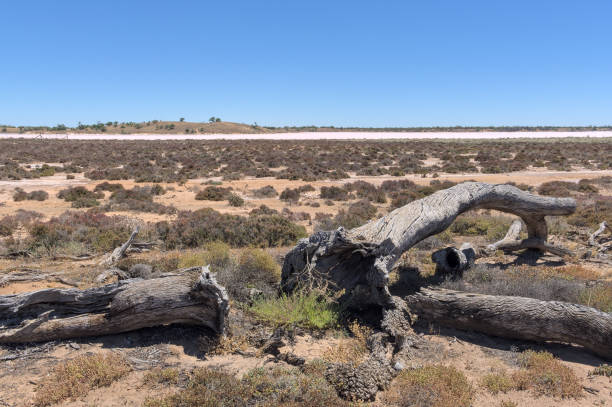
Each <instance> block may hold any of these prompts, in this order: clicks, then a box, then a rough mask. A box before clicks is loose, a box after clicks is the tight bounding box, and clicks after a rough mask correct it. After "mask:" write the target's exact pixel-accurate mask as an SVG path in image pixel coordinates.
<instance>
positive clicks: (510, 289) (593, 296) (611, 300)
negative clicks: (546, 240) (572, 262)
mask: <svg viewBox="0 0 612 407" xmlns="http://www.w3.org/2000/svg"><path fill="white" fill-rule="evenodd" d="M592 277H594V274H593V272H590V271H588V270H586V269H584V268H582V267H578V266H567V267H563V268H560V269H556V268H547V267H541V268H537V267H528V266H517V267H509V268H507V269H501V268H499V267H495V266H491V265H486V264H476V265H475V266H474V267H472V268H471V269H469V270H468V271H466V272H465V273H464V274H463V277H462V278H460V279H456V280H447V281H445V282H443V283H442V284H441V286H442V287H444V288H449V289H454V290H460V291H470V292H477V293H482V294H492V295H511V296H519V297H529V298H536V299H539V300H544V301H564V302H570V303H574V304H583V305H588V306H590V307H594V308H597V309H600V310H602V311H604V312H611V311H612V284H610V283H609V282H603V281H602V282H597V283H595V284H592V283H588V284H587V281H585V278H587V279H590V278H592Z"/></svg>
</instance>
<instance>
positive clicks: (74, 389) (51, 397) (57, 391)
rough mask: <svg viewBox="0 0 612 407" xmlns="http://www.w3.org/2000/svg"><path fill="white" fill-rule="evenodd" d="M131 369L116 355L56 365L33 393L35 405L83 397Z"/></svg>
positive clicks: (107, 354)
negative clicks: (34, 394)
mask: <svg viewBox="0 0 612 407" xmlns="http://www.w3.org/2000/svg"><path fill="white" fill-rule="evenodd" d="M130 370H131V368H130V366H129V365H128V363H127V362H126V360H125V359H124V358H123V356H120V355H117V354H115V353H105V354H103V353H98V354H95V355H84V356H78V357H76V358H74V359H72V360H70V361H67V362H64V363H62V364H61V365H59V366H57V367H56V368H55V369H54V370H53V372H52V373H51V375H50V376H48V377H46V378H45V379H44V380H43V382H42V383H41V384H40V385H39V386H38V388H37V390H36V397H35V399H34V405H35V406H36V407H42V406H50V405H52V404H55V403H58V402H60V401H62V400H65V399H74V398H77V397H81V396H84V395H86V394H87V393H88V392H89V391H90V390H92V389H95V388H98V387H105V386H109V385H110V384H111V383H113V382H114V381H115V380H118V379H120V378H121V377H123V376H124V375H126V374H127V373H128V372H129V371H130Z"/></svg>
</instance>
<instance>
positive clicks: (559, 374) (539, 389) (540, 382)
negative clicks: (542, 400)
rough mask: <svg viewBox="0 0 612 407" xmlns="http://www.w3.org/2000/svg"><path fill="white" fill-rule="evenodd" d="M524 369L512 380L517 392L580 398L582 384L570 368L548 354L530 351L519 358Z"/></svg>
mask: <svg viewBox="0 0 612 407" xmlns="http://www.w3.org/2000/svg"><path fill="white" fill-rule="evenodd" d="M519 362H520V364H521V367H522V369H521V370H520V371H518V372H516V373H515V374H514V375H513V376H512V378H513V380H514V382H515V387H516V389H517V390H528V389H531V390H533V391H534V392H535V393H536V394H537V395H546V396H551V397H562V398H578V397H580V396H581V394H582V384H581V383H580V380H579V379H578V377H577V376H576V374H575V373H574V372H573V371H572V369H570V368H569V367H567V366H565V365H563V364H562V363H561V362H560V361H559V360H558V359H555V357H554V356H553V355H551V354H550V353H548V352H535V351H531V350H528V351H526V352H524V353H522V354H521V355H520V357H519Z"/></svg>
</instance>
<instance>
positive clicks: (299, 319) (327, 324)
mask: <svg viewBox="0 0 612 407" xmlns="http://www.w3.org/2000/svg"><path fill="white" fill-rule="evenodd" d="M250 309H251V311H252V312H253V314H254V315H255V317H256V318H258V319H259V320H261V321H262V322H266V323H268V324H271V325H274V326H283V325H296V326H301V327H304V328H311V329H327V328H333V327H335V326H336V325H337V324H338V321H339V318H340V314H339V308H338V305H337V304H336V303H334V302H332V301H330V300H329V299H328V298H325V297H322V296H321V295H319V294H317V293H315V292H311V293H309V294H303V293H296V294H293V295H286V294H282V295H281V296H280V297H278V298H264V299H260V300H257V301H255V303H254V304H253V306H252V307H251V308H250Z"/></svg>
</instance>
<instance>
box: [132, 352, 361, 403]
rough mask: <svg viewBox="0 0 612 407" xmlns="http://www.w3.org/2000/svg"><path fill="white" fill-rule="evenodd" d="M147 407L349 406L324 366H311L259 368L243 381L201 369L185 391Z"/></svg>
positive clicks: (151, 401)
mask: <svg viewBox="0 0 612 407" xmlns="http://www.w3.org/2000/svg"><path fill="white" fill-rule="evenodd" d="M144 406H145V407H219V406H228V407H229V406H232V407H250V406H255V407H264V406H295V407H319V406H327V407H349V406H350V404H349V403H348V402H345V401H343V400H341V399H340V398H339V397H338V396H337V395H336V392H335V390H334V389H333V387H331V386H330V385H329V384H328V383H327V381H326V380H325V379H324V366H322V365H319V364H314V363H313V364H308V365H306V366H305V367H304V368H303V369H297V368H283V367H275V368H272V369H267V368H257V369H253V370H250V371H249V372H247V373H246V374H245V375H244V377H243V378H242V379H238V378H236V377H235V376H234V375H232V374H229V373H225V372H223V371H217V370H212V369H208V368H197V369H195V370H194V371H193V373H192V374H191V377H190V379H189V382H188V383H187V385H186V387H185V388H184V389H181V390H179V391H178V392H177V393H175V394H173V395H170V396H167V397H163V398H159V399H155V398H148V399H147V400H146V402H145V404H144Z"/></svg>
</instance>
